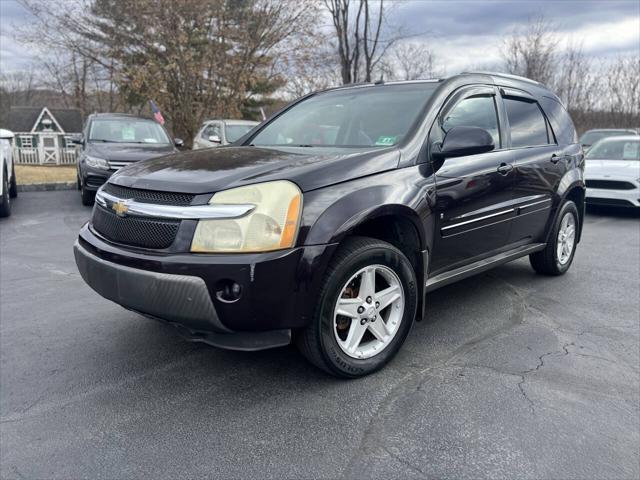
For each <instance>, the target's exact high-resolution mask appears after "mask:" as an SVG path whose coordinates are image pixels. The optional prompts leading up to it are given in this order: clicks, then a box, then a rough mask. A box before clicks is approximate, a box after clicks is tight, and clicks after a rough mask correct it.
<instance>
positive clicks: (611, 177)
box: [585, 135, 640, 208]
mask: <svg viewBox="0 0 640 480" xmlns="http://www.w3.org/2000/svg"><path fill="white" fill-rule="evenodd" d="M585 180H586V184H587V204H589V205H608V206H618V207H636V208H638V207H640V136H633V135H629V136H625V137H609V138H605V139H602V140H599V141H598V142H596V143H595V144H594V145H593V147H591V149H589V151H588V152H587V154H586V168H585Z"/></svg>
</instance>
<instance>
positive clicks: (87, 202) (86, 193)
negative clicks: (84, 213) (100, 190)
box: [80, 185, 96, 207]
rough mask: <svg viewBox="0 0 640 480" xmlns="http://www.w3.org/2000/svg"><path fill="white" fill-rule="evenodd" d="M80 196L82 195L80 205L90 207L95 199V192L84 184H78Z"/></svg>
mask: <svg viewBox="0 0 640 480" xmlns="http://www.w3.org/2000/svg"><path fill="white" fill-rule="evenodd" d="M80 196H81V197H82V205H84V206H86V207H90V206H92V205H93V202H94V201H95V199H96V192H92V191H91V190H87V189H86V188H84V185H81V186H80Z"/></svg>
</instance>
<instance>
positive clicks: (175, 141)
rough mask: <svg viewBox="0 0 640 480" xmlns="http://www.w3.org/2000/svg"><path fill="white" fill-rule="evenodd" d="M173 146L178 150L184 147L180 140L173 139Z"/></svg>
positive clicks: (182, 141)
mask: <svg viewBox="0 0 640 480" xmlns="http://www.w3.org/2000/svg"><path fill="white" fill-rule="evenodd" d="M173 144H174V145H175V146H176V147H178V148H182V147H184V140H182V139H181V138H174V139H173Z"/></svg>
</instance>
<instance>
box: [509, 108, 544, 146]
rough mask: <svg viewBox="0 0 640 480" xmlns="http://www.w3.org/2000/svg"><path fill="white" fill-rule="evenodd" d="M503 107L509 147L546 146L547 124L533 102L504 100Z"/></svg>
mask: <svg viewBox="0 0 640 480" xmlns="http://www.w3.org/2000/svg"><path fill="white" fill-rule="evenodd" d="M504 105H505V108H506V109H507V117H508V119H509V125H510V127H511V146H512V147H513V148H517V147H531V146H535V145H547V144H548V143H549V138H548V137H547V122H546V120H545V118H544V115H542V112H541V111H540V107H538V104H537V103H535V102H525V101H523V100H516V99H513V98H505V99H504Z"/></svg>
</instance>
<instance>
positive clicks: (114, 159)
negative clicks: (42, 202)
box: [74, 113, 183, 205]
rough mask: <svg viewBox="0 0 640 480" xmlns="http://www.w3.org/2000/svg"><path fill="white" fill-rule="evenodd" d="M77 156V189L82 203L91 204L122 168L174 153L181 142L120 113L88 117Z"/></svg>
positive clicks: (145, 120) (149, 122)
mask: <svg viewBox="0 0 640 480" xmlns="http://www.w3.org/2000/svg"><path fill="white" fill-rule="evenodd" d="M74 142H75V143H76V144H79V145H80V146H81V149H82V151H81V152H80V155H79V156H78V162H77V171H78V190H80V194H81V198H82V204H83V205H93V200H94V197H95V193H96V191H97V190H98V188H99V187H100V186H101V185H102V184H103V183H105V182H106V181H107V179H108V178H109V177H110V176H111V175H113V174H114V173H115V172H117V171H118V170H120V169H121V168H122V167H125V166H127V165H130V164H131V163H134V162H138V161H140V160H147V159H149V158H155V157H159V156H162V155H168V154H170V153H175V152H177V149H176V147H181V146H182V145H183V141H182V140H181V139H179V138H176V139H174V140H171V139H170V137H169V134H168V133H167V131H166V130H165V129H164V127H163V126H162V125H160V124H159V123H157V122H156V121H155V120H151V119H148V118H141V117H136V116H133V115H126V114H122V113H96V114H93V115H89V118H87V122H86V124H85V126H84V128H83V133H82V135H81V136H80V137H78V138H76V139H74Z"/></svg>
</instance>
